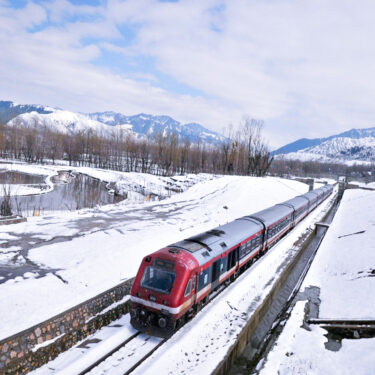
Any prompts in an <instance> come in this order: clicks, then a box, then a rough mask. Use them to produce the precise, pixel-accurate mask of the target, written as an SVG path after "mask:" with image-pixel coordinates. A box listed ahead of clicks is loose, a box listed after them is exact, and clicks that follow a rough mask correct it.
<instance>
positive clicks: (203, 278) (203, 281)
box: [198, 268, 209, 290]
mask: <svg viewBox="0 0 375 375" xmlns="http://www.w3.org/2000/svg"><path fill="white" fill-rule="evenodd" d="M208 272H209V269H208V268H207V269H205V270H203V271H202V272H201V273H200V274H199V278H198V290H201V289H203V288H204V287H205V286H206V285H207V284H208Z"/></svg>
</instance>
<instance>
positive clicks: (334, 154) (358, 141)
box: [273, 127, 375, 163]
mask: <svg viewBox="0 0 375 375" xmlns="http://www.w3.org/2000/svg"><path fill="white" fill-rule="evenodd" d="M273 154H274V155H276V157H277V158H280V157H282V155H283V156H284V157H285V158H287V159H295V160H302V161H307V160H314V161H322V162H346V163H353V162H375V127H374V128H366V129H351V130H348V131H345V132H343V133H340V134H335V135H331V136H329V137H326V138H314V139H308V138H302V139H298V140H297V141H295V142H292V143H289V144H287V145H285V146H283V147H281V148H279V149H277V150H275V151H273Z"/></svg>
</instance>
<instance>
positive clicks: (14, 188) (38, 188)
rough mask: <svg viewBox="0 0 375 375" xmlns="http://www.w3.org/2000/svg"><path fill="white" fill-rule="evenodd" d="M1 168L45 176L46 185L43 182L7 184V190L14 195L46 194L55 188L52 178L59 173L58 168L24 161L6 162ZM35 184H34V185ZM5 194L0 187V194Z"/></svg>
mask: <svg viewBox="0 0 375 375" xmlns="http://www.w3.org/2000/svg"><path fill="white" fill-rule="evenodd" d="M0 169H1V170H5V171H13V172H21V173H26V174H32V175H38V176H43V177H44V182H45V185H41V184H25V185H8V184H7V185H5V191H6V192H7V193H8V192H10V194H11V195H12V196H14V195H17V196H20V195H32V194H45V193H48V192H49V191H51V190H53V183H52V181H51V178H52V177H53V176H55V175H57V169H56V168H55V169H53V168H45V167H43V166H39V165H28V164H22V163H17V164H13V163H5V164H0ZM33 185H34V186H33ZM3 195H4V189H0V196H3Z"/></svg>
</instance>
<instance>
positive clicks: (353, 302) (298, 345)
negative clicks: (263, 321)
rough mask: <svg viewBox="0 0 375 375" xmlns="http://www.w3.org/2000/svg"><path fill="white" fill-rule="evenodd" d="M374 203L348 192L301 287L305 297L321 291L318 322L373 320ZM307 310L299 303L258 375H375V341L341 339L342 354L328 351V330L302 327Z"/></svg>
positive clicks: (371, 196)
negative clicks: (314, 289)
mask: <svg viewBox="0 0 375 375" xmlns="http://www.w3.org/2000/svg"><path fill="white" fill-rule="evenodd" d="M374 198H375V192H372V191H365V190H354V189H351V190H346V191H345V193H344V196H343V199H342V201H341V204H340V207H339V209H338V211H337V213H336V215H335V217H334V219H333V222H332V224H331V226H330V228H329V230H328V232H327V234H326V236H325V238H324V239H323V242H322V244H321V246H320V248H319V250H318V253H317V255H316V257H315V259H314V261H313V263H312V266H311V268H310V270H309V272H308V274H307V277H306V279H305V280H304V282H303V284H302V287H301V291H302V292H303V291H304V290H306V288H311V287H317V288H319V289H320V295H319V298H320V300H321V302H320V306H319V319H348V320H356V319H372V320H373V319H375V314H374V306H375V294H374V288H375V278H374V277H371V276H373V274H372V273H371V272H372V270H374V269H375V251H374V250H375V241H374V240H375V227H374V224H375V220H374V212H375V199H374ZM361 231H365V232H364V233H358V232H361ZM355 233H357V234H355ZM343 236H344V237H343ZM305 304H306V301H299V302H297V304H296V306H295V307H294V309H293V311H292V314H291V317H290V319H289V320H288V322H287V324H286V326H285V328H284V330H283V332H282V333H281V335H280V337H279V338H278V340H277V342H276V344H275V346H274V347H273V349H272V351H271V352H270V353H269V355H268V358H267V361H266V364H265V366H264V368H263V369H262V371H261V372H260V375H268V374H288V375H289V374H317V375H318V374H322V375H326V374H343V375H346V374H347V375H349V374H359V375H367V374H372V373H374V368H375V356H374V350H375V339H374V338H366V339H365V338H361V339H355V340H354V339H343V340H342V341H341V345H342V346H341V347H340V348H339V349H338V351H331V350H328V349H327V348H326V347H325V344H326V343H327V341H328V340H327V337H326V335H327V331H326V330H325V329H323V328H321V327H319V326H318V325H313V324H310V326H309V327H310V329H311V331H308V330H306V329H304V328H302V327H301V326H302V323H303V318H304V309H305Z"/></svg>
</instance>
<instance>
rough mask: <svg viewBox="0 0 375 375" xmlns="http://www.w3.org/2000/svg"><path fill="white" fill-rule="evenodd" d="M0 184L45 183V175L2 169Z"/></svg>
mask: <svg viewBox="0 0 375 375" xmlns="http://www.w3.org/2000/svg"><path fill="white" fill-rule="evenodd" d="M0 184H12V185H21V184H22V185H24V184H44V178H43V176H35V175H31V174H26V173H19V172H13V171H4V170H3V171H2V170H0Z"/></svg>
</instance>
